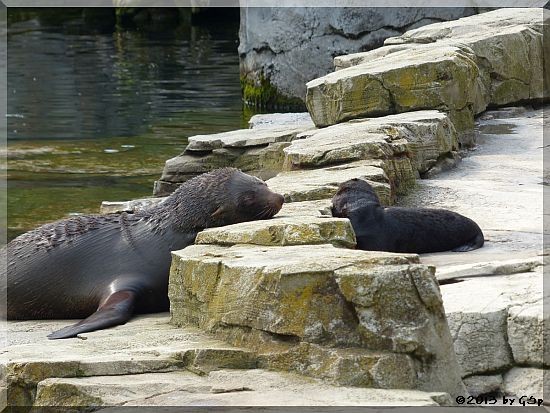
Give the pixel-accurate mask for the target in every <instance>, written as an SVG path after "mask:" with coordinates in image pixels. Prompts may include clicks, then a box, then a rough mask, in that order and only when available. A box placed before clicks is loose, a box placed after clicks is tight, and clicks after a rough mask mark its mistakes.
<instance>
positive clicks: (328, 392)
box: [0, 9, 550, 406]
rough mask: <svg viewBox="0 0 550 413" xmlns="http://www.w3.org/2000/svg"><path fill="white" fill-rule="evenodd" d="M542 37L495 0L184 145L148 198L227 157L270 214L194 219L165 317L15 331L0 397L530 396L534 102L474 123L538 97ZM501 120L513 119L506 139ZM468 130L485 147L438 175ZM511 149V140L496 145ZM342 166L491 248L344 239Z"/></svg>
mask: <svg viewBox="0 0 550 413" xmlns="http://www.w3.org/2000/svg"><path fill="white" fill-rule="evenodd" d="M547 27H548V14H544V13H543V10H542V9H501V10H496V11H493V12H488V13H484V14H481V15H476V16H472V17H468V18H463V19H460V20H457V21H452V22H444V23H437V24H433V25H429V26H424V27H421V28H419V29H414V30H411V31H409V32H407V33H405V34H403V35H402V36H399V37H396V38H390V39H388V40H386V42H385V46H384V47H381V48H379V49H376V50H373V51H371V52H366V53H360V54H355V55H349V56H343V57H338V58H336V59H335V69H337V70H336V71H335V72H334V73H332V74H329V75H327V76H325V77H322V78H319V79H316V80H314V81H312V82H310V83H308V85H307V89H308V92H307V106H308V110H309V114H292V115H290V114H284V115H260V116H257V117H254V118H252V119H251V122H250V129H243V130H238V131H231V132H226V133H221V134H215V135H201V136H195V137H191V138H190V139H189V144H188V146H187V148H186V149H185V151H184V152H183V153H182V154H181V155H180V156H178V157H175V158H173V159H170V160H168V161H167V162H166V166H165V169H164V171H163V174H162V176H161V178H160V179H159V180H158V181H157V182H156V183H155V194H157V195H165V194H167V193H169V192H171V191H172V190H173V189H174V188H176V187H177V185H178V184H180V183H181V182H183V181H185V180H187V179H189V178H190V177H192V176H194V175H196V174H199V173H202V172H207V171H209V170H212V169H215V168H218V167H222V166H229V165H231V166H236V167H239V168H241V169H242V170H243V171H246V172H249V173H253V174H256V175H259V176H261V177H263V178H265V179H267V184H268V186H269V187H270V188H271V189H273V190H275V191H277V192H279V193H282V194H284V196H285V201H286V202H285V205H284V207H283V209H282V210H281V211H280V212H279V214H278V215H277V216H276V217H275V218H274V219H272V220H267V221H255V222H250V223H243V224H237V225H231V226H228V227H222V228H215V229H208V230H206V231H203V232H202V233H200V234H199V235H198V236H197V240H196V245H193V246H190V247H188V248H186V249H184V250H181V251H175V252H173V263H172V268H171V274H170V285H169V296H170V300H171V315H170V324H168V323H167V321H168V319H167V317H166V316H161V317H159V316H149V317H144V318H141V319H140V320H138V321H136V322H135V323H133V322H130V323H128V324H127V325H125V326H120V327H117V328H114V329H111V330H106V331H100V332H95V333H90V334H85V335H84V336H85V338H86V339H85V340H76V339H75V340H68V341H65V342H63V343H61V344H60V343H58V342H47V341H45V340H43V339H42V338H41V337H40V336H39V334H43V330H44V329H45V325H46V324H48V325H50V326H51V324H55V322H48V323H40V322H25V323H8V331H10V336H11V335H12V334H13V337H14V339H13V341H12V342H11V343H10V345H9V347H8V348H7V349H6V350H5V351H4V352H3V353H2V354H1V355H0V364H1V366H2V377H3V381H4V383H5V384H4V386H5V387H4V394H5V397H6V398H7V402H8V404H10V405H33V404H34V405H40V406H44V405H58V406H105V405H135V404H151V405H155V404H156V405H178V404H193V403H197V400H202V401H203V402H205V401H206V402H205V403H207V404H208V403H211V404H215V403H221V404H227V405H265V404H268V405H269V404H271V405H285V404H287V405H308V404H309V405H323V404H327V405H350V404H351V405H454V404H455V401H456V398H457V397H458V396H463V395H467V394H471V395H480V394H482V395H483V394H485V395H487V394H492V395H495V394H498V395H500V394H504V395H508V396H514V397H521V396H523V395H526V396H528V397H529V396H533V397H535V398H537V399H542V398H543V380H542V378H543V376H544V375H545V374H547V373H548V371H549V369H550V361H549V360H548V357H547V354H545V352H544V351H545V349H544V346H543V342H544V340H543V339H544V338H547V337H546V336H545V335H543V332H547V331H548V328H543V327H548V325H547V323H548V321H549V319H548V316H547V315H546V317H545V315H544V314H543V311H542V303H543V301H545V302H546V301H547V300H548V299H550V297H548V296H545V295H544V291H543V289H542V279H543V273H542V266H541V264H542V258H543V251H542V209H541V208H542V188H543V185H541V182H542V181H543V180H544V179H545V178H543V176H542V171H541V170H540V168H541V167H542V147H543V145H542V128H543V114H542V110H529V109H527V110H526V111H525V112H522V111H521V110H517V111H516V112H514V111H512V110H509V109H505V110H501V111H496V112H486V113H485V114H484V115H483V117H484V119H479V120H478V122H477V123H476V131H474V129H473V127H474V116H476V115H479V114H480V113H482V112H483V111H485V110H486V109H487V107H489V106H497V105H505V104H506V105H509V104H522V103H525V102H527V101H529V102H531V103H536V104H538V103H540V102H542V101H543V100H547V99H548V97H549V91H548V90H547V89H546V88H545V87H546V86H547V85H548V84H550V83H548V81H549V80H550V79H549V78H548V76H549V74H548V71H546V72H545V71H544V70H543V65H542V62H543V58H544V57H550V51H549V50H548V49H549V46H548V44H543V42H542V36H543V31H544V30H547ZM545 76H546V78H545ZM498 118H503V119H498ZM495 120H496V121H495ZM499 120H500V121H501V122H503V123H504V124H506V125H509V126H510V127H511V128H513V129H517V133H516V132H514V131H511V132H510V131H508V132H507V135H506V136H507V137H508V135H509V138H507V139H502V140H504V141H505V142H504V143H502V144H500V146H499V142H498V141H497V139H498V137H499V136H500V135H499V134H498V121H499ZM495 124H496V125H497V126H496V128H497V129H496V131H497V132H495V133H491V132H494V131H493V130H491V126H493V127H495V126H494V125H495ZM484 128H485V129H484ZM531 134H532V135H534V137H531V138H530V135H531ZM475 136H478V138H479V136H482V137H483V139H485V142H478V144H479V147H478V149H476V150H475V151H472V152H469V153H467V154H466V156H465V157H464V159H463V161H462V164H461V165H460V168H455V169H452V170H449V168H451V167H452V166H453V165H455V164H456V162H457V161H458V160H460V158H461V156H460V155H459V151H464V150H466V149H467V148H470V147H471V146H472V145H473V143H474V140H473V137H475ZM484 145H485V146H484ZM504 145H507V146H506V147H507V148H512V149H514V148H521V149H522V150H521V151H520V150H518V151H514V150H511V151H508V152H507V151H500V152H499V151H498V150H497V149H498V148H501V147H503V146H504ZM462 154H463V155H464V152H463V153H462ZM530 159H531V160H532V161H530ZM539 159H540V161H541V162H540V164H537V161H538V160H539ZM484 162H486V165H485V166H484ZM530 162H531V163H530ZM480 165H481V166H480ZM499 165H500V168H499ZM537 165H538V168H537ZM504 166H505V169H506V170H504V171H498V172H499V173H498V174H491V173H490V171H491V170H492V169H495V168H497V169H501V168H504ZM446 170H447V172H444V171H446ZM469 174H470V175H469ZM421 177H424V178H426V177H429V178H433V177H435V178H436V179H419V178H421ZM518 177H519V178H518ZM350 178H363V179H366V180H368V181H369V182H370V183H371V184H372V185H373V186H374V188H375V190H376V191H377V193H378V194H379V196H380V198H381V200H382V202H383V203H384V204H386V205H391V204H393V203H395V202H396V201H397V202H399V203H401V202H408V203H409V204H410V205H415V206H430V207H433V206H436V207H445V208H450V209H455V210H457V212H463V213H464V214H465V215H468V216H471V217H472V218H474V219H475V220H476V221H478V222H479V223H480V225H481V227H482V228H483V229H484V232H485V233H486V237H487V243H486V246H484V247H483V248H482V249H480V250H477V251H474V252H472V253H467V254H456V253H455V254H454V255H453V253H441V254H427V255H423V256H420V257H419V256H418V255H415V254H390V253H379V252H366V251H358V250H354V249H353V247H354V244H355V235H354V234H353V231H352V229H351V226H350V224H349V222H348V221H347V220H345V219H337V218H332V217H331V216H330V210H329V206H330V198H331V197H332V195H333V194H334V192H335V191H336V189H337V186H338V184H339V183H341V182H344V181H345V180H347V179H350ZM511 193H513V194H515V195H514V196H512V195H511ZM415 194H420V195H415ZM481 195H483V196H481ZM415 196H417V197H418V196H419V197H420V199H418V198H415ZM426 199H430V202H431V204H426V202H425V200H426ZM457 200H458V201H457ZM151 202H162V198H156V199H154V200H153V199H151V200H138V201H130V202H127V203H104V204H103V205H102V212H104V213H106V212H117V211H121V210H126V211H132V210H136V209H139V208H143V207H146V206H147V205H149V204H150V203H151ZM466 207H467V210H466V211H461V208H466ZM472 211H474V212H472ZM482 211H485V212H482ZM472 214H473V215H472ZM515 218H516V221H515V220H514V219H515ZM439 284H441V285H439ZM138 324H139V325H138ZM128 334H129V336H128ZM152 337H155V338H154V339H153V338H152ZM10 340H11V338H10ZM148 340H151V341H150V342H149V341H148ZM123 342H124V343H126V344H125V345H122V343H123ZM45 348H47V355H46V354H45V353H46V351H45V350H44V349H45ZM234 369H241V370H240V371H239V374H238V375H237V374H234ZM138 373H139V374H138ZM184 376H185V377H184ZM267 382H271V383H274V384H271V385H267V384H266V383H267ZM159 386H160V387H163V386H165V387H163V389H165V390H163V391H159ZM292 386H294V387H293V389H294V390H290V387H292ZM190 388H197V389H199V388H200V390H196V391H191V390H189V389H190ZM113 389H116V391H114V390H113ZM548 391H549V389H544V393H545V394H546V395H547V394H548ZM321 393H322V395H319V394H321ZM303 394H308V395H309V396H307V397H303V396H300V395H303ZM314 394H317V396H315V395H314ZM300 397H302V398H300ZM275 402H276V403H275Z"/></svg>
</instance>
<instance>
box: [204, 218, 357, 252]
mask: <svg viewBox="0 0 550 413" xmlns="http://www.w3.org/2000/svg"><path fill="white" fill-rule="evenodd" d="M195 244H218V245H235V244H254V245H281V246H284V245H304V244H309V245H314V244H332V245H334V246H335V247H345V248H354V247H355V245H356V240H355V233H354V232H353V228H352V227H351V223H350V222H349V220H348V219H346V218H332V217H324V218H318V217H314V216H295V217H277V218H273V219H269V220H263V221H251V222H243V223H240V224H234V225H227V226H225V227H219V228H208V229H206V230H204V231H202V232H199V233H198V234H197V238H196V240H195Z"/></svg>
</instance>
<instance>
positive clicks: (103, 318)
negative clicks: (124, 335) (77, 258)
mask: <svg viewBox="0 0 550 413" xmlns="http://www.w3.org/2000/svg"><path fill="white" fill-rule="evenodd" d="M135 297H136V294H135V292H133V291H128V290H123V291H117V292H116V293H113V294H111V295H110V296H109V297H107V299H106V300H105V302H104V303H103V304H101V305H100V306H99V308H98V309H97V311H96V312H95V313H93V314H92V315H91V316H89V317H88V318H85V319H84V320H82V321H80V322H78V323H76V324H73V325H72V326H68V327H65V328H62V329H61V330H57V331H54V332H53V333H51V334H49V335H48V338H49V339H50V340H54V339H58V338H70V337H76V335H77V334H80V333H87V332H89V331H95V330H102V329H104V328H108V327H113V326H117V325H119V324H124V323H125V322H126V321H128V320H129V319H130V317H131V316H132V312H133V309H134V300H135Z"/></svg>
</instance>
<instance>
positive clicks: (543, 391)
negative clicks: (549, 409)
mask: <svg viewBox="0 0 550 413" xmlns="http://www.w3.org/2000/svg"><path fill="white" fill-rule="evenodd" d="M549 374H550V370H543V369H535V368H522V367H514V368H513V369H511V370H510V371H508V372H507V373H505V374H504V384H503V387H502V391H503V393H504V394H506V395H509V396H514V397H518V398H519V397H522V396H527V397H530V396H533V397H535V398H537V399H548V394H550V384H549V382H548V378H549V376H548V375H549ZM544 396H546V397H544Z"/></svg>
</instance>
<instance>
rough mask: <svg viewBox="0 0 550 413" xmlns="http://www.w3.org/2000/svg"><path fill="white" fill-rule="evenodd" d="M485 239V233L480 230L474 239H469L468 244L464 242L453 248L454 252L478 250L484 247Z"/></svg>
mask: <svg viewBox="0 0 550 413" xmlns="http://www.w3.org/2000/svg"><path fill="white" fill-rule="evenodd" d="M484 242H485V239H484V238H483V233H482V232H479V234H477V235H476V236H475V237H474V238H473V239H471V240H470V241H468V242H467V243H466V244H463V245H461V246H459V247H456V248H453V249H452V250H451V251H453V252H467V251H472V250H477V249H478V248H481V247H483V243H484Z"/></svg>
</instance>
